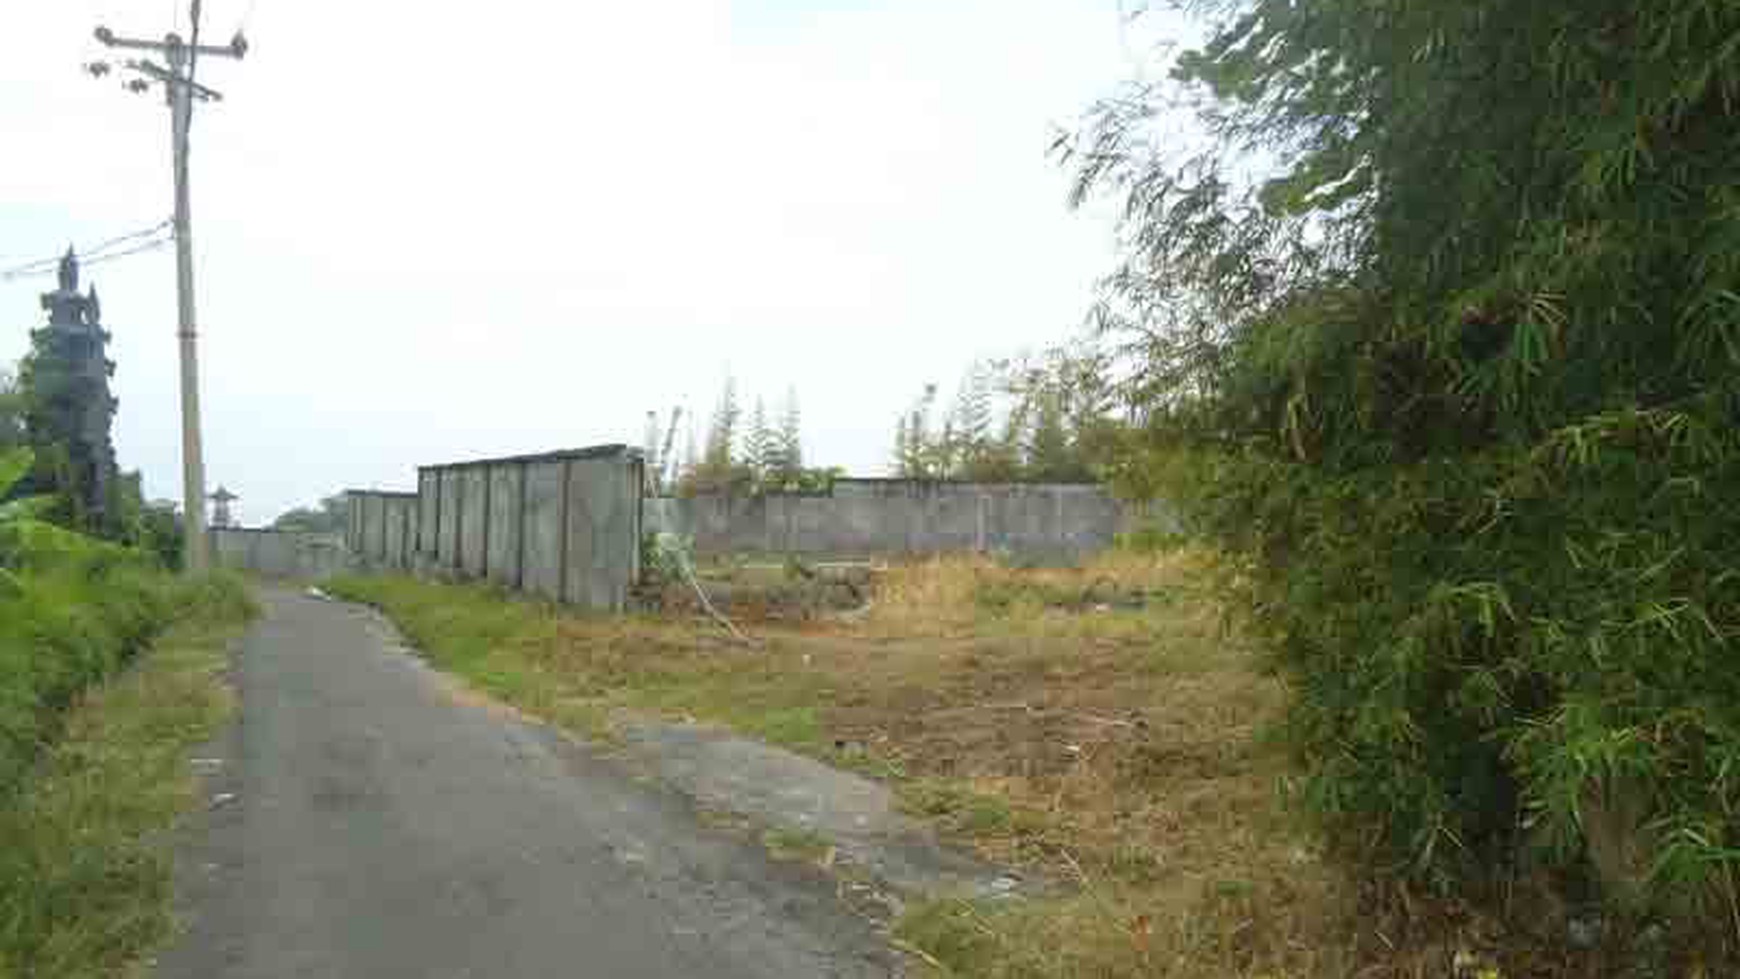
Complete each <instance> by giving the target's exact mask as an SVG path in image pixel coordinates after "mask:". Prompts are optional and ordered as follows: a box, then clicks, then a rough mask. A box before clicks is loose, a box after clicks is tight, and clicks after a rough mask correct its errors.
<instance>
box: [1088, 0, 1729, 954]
mask: <svg viewBox="0 0 1740 979" xmlns="http://www.w3.org/2000/svg"><path fill="white" fill-rule="evenodd" d="M1185 6H1188V7H1190V8H1192V9H1194V10H1195V11H1196V12H1198V13H1202V14H1204V15H1206V16H1207V18H1208V20H1209V22H1210V24H1211V30H1210V39H1209V40H1208V42H1207V43H1206V44H1205V45H1204V46H1202V47H1201V48H1200V49H1197V50H1193V51H1188V52H1185V53H1183V54H1180V55H1179V56H1178V57H1177V58H1176V60H1175V61H1173V62H1172V65H1171V73H1170V77H1169V78H1167V79H1166V80H1164V81H1161V82H1155V83H1150V84H1145V85H1140V86H1133V87H1132V88H1131V89H1130V90H1128V91H1127V92H1125V93H1122V94H1121V95H1120V96H1119V97H1117V98H1114V99H1111V100H1108V101H1106V102H1105V103H1103V104H1102V105H1101V106H1099V107H1098V109H1097V110H1096V113H1095V116H1094V118H1093V121H1092V124H1091V125H1090V126H1089V127H1088V129H1087V132H1086V133H1085V134H1084V135H1083V136H1082V137H1081V138H1079V139H1076V140H1072V141H1066V142H1065V143H1064V144H1063V146H1062V149H1063V150H1064V152H1065V154H1066V156H1067V158H1068V159H1069V160H1071V161H1072V163H1074V164H1075V165H1076V166H1077V167H1078V168H1079V170H1078V172H1079V176H1080V185H1081V190H1082V193H1083V195H1087V194H1091V193H1095V192H1104V191H1109V192H1111V193H1114V194H1116V195H1119V196H1121V197H1122V198H1123V199H1124V205H1125V213H1126V214H1127V215H1128V222H1127V242H1128V245H1129V249H1128V258H1127V262H1126V263H1125V264H1124V266H1123V267H1122V268H1121V270H1120V271H1119V272H1118V273H1117V274H1116V275H1114V276H1113V277H1112V278H1111V280H1110V282H1109V295H1108V300H1107V303H1106V305H1105V308H1104V309H1103V310H1102V317H1101V319H1102V323H1103V325H1104V326H1105V328H1106V331H1107V335H1108V336H1109V337H1112V338H1115V339H1116V340H1118V341H1120V342H1121V344H1122V352H1123V353H1124V354H1125V364H1126V365H1127V366H1128V367H1129V368H1130V369H1131V370H1132V371H1133V372H1134V374H1133V381H1132V385H1131V392H1132V394H1133V395H1134V396H1135V397H1136V398H1137V399H1138V400H1139V401H1140V402H1141V404H1142V406H1143V408H1144V410H1145V411H1146V413H1147V415H1148V419H1149V421H1150V425H1149V426H1148V428H1147V430H1146V432H1145V433H1144V435H1143V436H1142V437H1141V438H1140V439H1138V440H1136V443H1135V444H1134V445H1133V446H1132V447H1131V448H1132V451H1131V452H1130V454H1129V456H1128V457H1127V458H1126V460H1125V462H1124V463H1123V465H1122V466H1121V468H1120V472H1119V474H1120V476H1121V477H1122V478H1123V479H1124V481H1125V482H1126V483H1127V484H1128V485H1129V486H1131V487H1132V488H1134V489H1137V490H1140V491H1152V490H1154V489H1157V488H1163V489H1164V490H1165V491H1166V492H1167V493H1168V494H1169V495H1171V496H1173V497H1174V499H1176V500H1178V501H1179V502H1180V503H1185V504H1188V505H1189V506H1190V508H1191V509H1192V511H1193V515H1194V519H1195V521H1196V525H1197V526H1198V527H1199V528H1200V529H1202V530H1204V531H1206V532H1208V533H1210V534H1212V535H1213V536H1215V537H1216V538H1217V539H1218V540H1220V541H1222V542H1225V543H1226V544H1228V545H1230V546H1231V547H1233V548H1235V549H1236V550H1237V551H1239V552H1240V553H1243V554H1247V555H1250V556H1251V557H1252V559H1253V563H1252V565H1251V573H1252V576H1253V581H1254V585H1255V599H1256V607H1257V608H1258V609H1260V610H1261V612H1262V613H1263V619H1264V621H1265V622H1266V624H1267V626H1268V627H1269V628H1270V629H1271V630H1272V632H1273V633H1274V635H1275V636H1276V637H1277V639H1278V642H1279V651H1280V658H1281V661H1282V662H1283V663H1284V665H1285V667H1286V669H1287V671H1288V675H1289V676H1290V677H1291V678H1292V679H1293V680H1294V682H1295V685H1296V690H1297V694H1298V695H1297V697H1296V699H1295V701H1294V705H1293V708H1292V710H1291V714H1290V722H1289V727H1290V732H1291V740H1292V743H1293V744H1294V746H1295V747H1296V749H1297V755H1298V757H1299V759H1300V760H1301V761H1302V762H1303V763H1304V765H1305V766H1306V769H1307V773H1308V777H1307V778H1306V780H1305V781H1304V783H1303V784H1302V785H1301V786H1300V787H1299V792H1298V797H1299V798H1300V799H1301V800H1303V801H1304V802H1306V803H1308V804H1309V806H1310V808H1311V809H1312V810H1314V811H1315V812H1316V813H1317V814H1318V815H1319V816H1320V817H1321V818H1322V820H1323V822H1324V824H1325V825H1326V827H1327V828H1328V829H1329V831H1330V832H1331V835H1332V839H1333V840H1334V841H1335V842H1336V844H1337V845H1338V847H1339V848H1340V849H1341V850H1343V851H1344V852H1347V853H1350V854H1353V855H1355V856H1357V857H1360V858H1361V859H1364V860H1369V861H1371V862H1372V864H1371V865H1372V866H1374V867H1378V868H1382V873H1380V874H1378V875H1375V878H1376V879H1388V880H1391V881H1395V882H1398V883H1400V884H1405V885H1406V886H1407V887H1409V888H1417V887H1418V886H1419V885H1420V884H1425V885H1428V886H1429V887H1430V888H1431V889H1433V890H1435V891H1436V892H1437V893H1440V894H1457V895H1462V896H1466V897H1472V898H1477V899H1489V900H1491V899H1496V898H1497V897H1498V896H1505V897H1507V898H1508V899H1509V900H1510V901H1511V903H1510V904H1509V906H1508V907H1509V910H1510V911H1511V913H1512V914H1513V917H1514V918H1515V919H1516V920H1519V921H1520V920H1523V919H1533V918H1543V919H1545V920H1557V919H1559V918H1562V917H1563V905H1562V904H1560V903H1559V902H1571V904H1572V906H1573V907H1574V906H1576V905H1577V904H1580V903H1582V902H1585V901H1589V900H1596V901H1599V902H1601V903H1602V904H1603V905H1604V910H1605V913H1606V914H1607V915H1608V920H1609V921H1610V922H1615V921H1624V922H1626V923H1629V924H1632V925H1637V924H1641V923H1642V922H1643V921H1645V920H1647V919H1648V918H1650V917H1662V918H1664V919H1666V920H1669V921H1671V922H1672V923H1674V925H1675V927H1677V928H1678V929H1679V930H1680V931H1682V932H1684V933H1685V934H1686V935H1687V936H1688V937H1693V938H1695V939H1696V940H1697V941H1696V944H1702V945H1703V946H1705V951H1706V953H1708V954H1711V955H1718V954H1723V953H1724V952H1725V953H1726V954H1728V955H1730V956H1731V955H1733V954H1734V951H1735V949H1736V946H1740V818H1737V817H1736V812H1740V674H1737V673H1736V671H1735V670H1734V669H1733V668H1732V662H1731V661H1732V658H1733V653H1734V641H1735V637H1736V634H1737V631H1740V577H1737V576H1736V574H1735V571H1734V569H1735V567H1736V565H1740V545H1737V543H1736V542H1737V541H1740V509H1736V508H1735V507H1734V506H1732V505H1731V504H1730V503H1729V501H1731V500H1732V499H1734V498H1735V497H1736V495H1737V494H1740V426H1737V425H1736V424H1735V423H1736V420H1737V419H1740V370H1737V369H1736V368H1737V367H1740V196H1737V195H1736V184H1735V172H1736V171H1735V162H1734V161H1735V160H1736V159H1737V158H1740V155H1737V154H1740V125H1737V124H1736V123H1737V119H1736V115H1737V114H1740V57H1737V56H1736V52H1740V7H1735V6H1734V5H1733V4H1724V3H1710V2H1706V0H1658V2H1652V3H1640V2H1637V0H1590V2H1579V3H1565V2H1540V3H1528V4H1500V3H1490V2H1464V0H1428V2H1420V3H1410V4H1406V5H1396V4H1388V5H1377V6H1374V5H1373V4H1370V3H1367V2H1364V0H1322V2H1314V3H1309V4H1299V3H1295V2H1292V0H1225V2H1202V3H1188V4H1185ZM1191 108H1195V109H1196V110H1198V111H1197V115H1198V118H1200V119H1201V120H1202V121H1203V122H1204V124H1205V125H1206V127H1207V128H1208V130H1209V131H1210V132H1211V133H1212V135H1213V137H1214V140H1213V145H1212V146H1210V147H1209V148H1208V149H1207V150H1206V151H1205V152H1202V153H1201V154H1198V155H1192V156H1189V157H1183V156H1181V155H1180V154H1179V153H1178V152H1177V151H1175V150H1169V149H1167V148H1165V147H1166V146H1167V145H1168V144H1167V143H1166V141H1164V140H1163V139H1162V138H1161V136H1160V133H1161V132H1162V130H1163V128H1164V127H1165V126H1166V125H1167V124H1169V122H1170V121H1171V120H1172V119H1173V118H1175V113H1177V112H1179V111H1185V110H1188V109H1191ZM1170 145H1172V146H1176V145H1178V144H1176V143H1172V144H1170ZM1531 896H1532V897H1536V898H1539V899H1540V900H1538V901H1537V900H1528V899H1527V898H1529V897H1531ZM1543 901H1544V902H1546V904H1545V905H1543V904H1542V902H1543ZM1555 908H1557V909H1558V910H1559V911H1560V912H1561V913H1559V914H1544V915H1543V914H1542V912H1543V911H1548V912H1550V911H1554V910H1555ZM1634 932H1635V929H1633V928H1621V927H1613V928H1609V929H1608V931H1607V933H1606V935H1607V941H1608V942H1609V943H1610V944H1614V945H1616V946H1623V944H1624V942H1625V941H1626V940H1627V936H1628V935H1630V934H1632V933H1634Z"/></svg>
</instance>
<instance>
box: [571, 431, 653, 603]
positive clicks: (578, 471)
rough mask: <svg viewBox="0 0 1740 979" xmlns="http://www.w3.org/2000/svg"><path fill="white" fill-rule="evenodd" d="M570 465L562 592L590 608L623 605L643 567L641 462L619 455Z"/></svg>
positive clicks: (580, 460)
mask: <svg viewBox="0 0 1740 979" xmlns="http://www.w3.org/2000/svg"><path fill="white" fill-rule="evenodd" d="M568 467H569V468H568V478H567V487H568V520H567V542H568V555H567V565H568V574H567V582H566V591H565V594H564V596H563V598H564V600H566V601H568V602H570V603H572V604H575V605H581V606H585V607H587V608H621V607H622V606H623V604H624V603H626V602H627V600H628V588H629V586H630V585H632V584H633V583H634V579H635V578H636V577H637V571H638V567H637V566H638V562H639V547H638V541H639V540H640V484H639V482H638V478H639V472H638V468H639V467H637V466H625V465H623V462H622V460H621V459H616V458H596V459H573V460H570V461H569V462H568ZM627 542H637V543H636V546H628V547H625V546H624V545H625V543H627Z"/></svg>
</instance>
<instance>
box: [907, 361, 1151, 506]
mask: <svg viewBox="0 0 1740 979" xmlns="http://www.w3.org/2000/svg"><path fill="white" fill-rule="evenodd" d="M1111 366H1112V365H1111V362H1110V357H1109V355H1108V354H1107V353H1105V352H1104V351H1102V350H1100V349H1099V348H1097V347H1094V346H1091V345H1086V344H1076V345H1070V346H1065V347H1057V348H1054V349H1051V350H1047V351H1045V352H1044V353H1042V354H1038V355H1034V356H1026V357H1019V358H1014V359H1006V360H995V361H987V360H979V361H975V362H974V363H973V364H972V366H970V367H969V368H968V369H967V372H966V374H965V376H963V377H962V379H961V382H960V384H959V385H958V386H957V387H956V389H955V395H954V399H953V401H952V402H951V403H950V405H949V408H948V410H947V411H946V413H943V414H942V415H941V416H940V417H939V416H938V402H939V396H940V390H939V388H938V386H937V385H936V384H934V383H932V384H926V385H925V386H924V390H923V392H922V393H921V394H920V395H919V396H918V398H917V400H916V401H914V402H913V404H912V405H911V406H910V407H908V408H907V409H905V410H904V411H902V412H901V414H900V416H899V418H898V419H896V421H895V428H894V456H893V460H892V463H893V467H892V468H893V470H894V473H895V475H896V476H899V477H902V478H906V479H960V480H970V481H974V482H1034V483H1069V482H1088V481H1093V480H1097V479H1100V478H1102V477H1103V475H1104V469H1105V467H1106V465H1108V464H1109V463H1110V461H1111V460H1112V459H1113V458H1114V456H1115V452H1114V448H1115V446H1116V444H1117V440H1118V438H1119V435H1120V433H1121V432H1122V431H1123V430H1124V428H1125V426H1124V423H1123V422H1122V421H1121V420H1120V419H1119V418H1118V417H1117V416H1116V414H1115V411H1116V408H1117V407H1118V404H1117V399H1116V397H1115V390H1114V386H1113V383H1112V380H1111V376H1112V375H1111Z"/></svg>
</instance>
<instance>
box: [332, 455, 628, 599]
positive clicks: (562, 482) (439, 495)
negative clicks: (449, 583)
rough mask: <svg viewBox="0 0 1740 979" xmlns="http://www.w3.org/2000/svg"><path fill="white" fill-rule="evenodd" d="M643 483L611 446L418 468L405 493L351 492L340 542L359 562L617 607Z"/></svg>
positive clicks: (622, 593) (625, 589)
mask: <svg viewBox="0 0 1740 979" xmlns="http://www.w3.org/2000/svg"><path fill="white" fill-rule="evenodd" d="M644 479H645V475H644V473H643V471H642V459H641V455H640V453H639V452H638V451H637V450H635V449H631V448H629V447H627V446H622V445H606V446H596V447H593V448H588V449H575V450H570V451H566V452H551V453H546V454H543V455H531V456H514V457H510V458H503V459H482V460H477V461H473V462H458V463H449V464H446V465H437V466H423V467H421V468H419V469H418V470H417V492H415V493H383V492H379V491H374V490H352V491H350V493H349V494H348V496H349V499H350V511H349V512H350V516H349V526H348V527H347V528H346V533H345V540H346V543H347V544H348V546H349V547H350V548H351V549H352V550H353V551H354V552H355V553H356V554H358V555H359V556H360V558H361V560H362V562H363V564H364V565H365V566H367V567H370V568H376V569H381V570H392V571H409V572H413V573H416V574H425V575H434V576H440V577H448V578H456V579H461V580H481V581H493V582H496V583H498V584H501V585H505V586H506V587H509V588H513V589H517V590H521V591H525V592H528V593H531V594H534V595H542V596H544V597H546V598H549V599H552V600H554V601H559V602H565V603H568V604H572V605H578V606H581V607H584V608H596V609H621V608H623V607H624V606H625V605H626V604H627V602H628V592H629V589H630V588H631V587H632V586H633V585H634V583H635V582H636V581H637V580H638V579H639V577H640V537H641V496H640V487H641V484H642V480H644Z"/></svg>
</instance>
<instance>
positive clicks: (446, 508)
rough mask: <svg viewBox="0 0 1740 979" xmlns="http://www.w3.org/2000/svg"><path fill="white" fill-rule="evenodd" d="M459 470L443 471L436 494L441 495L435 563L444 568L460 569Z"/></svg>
mask: <svg viewBox="0 0 1740 979" xmlns="http://www.w3.org/2000/svg"><path fill="white" fill-rule="evenodd" d="M459 487H460V482H459V470H457V469H443V470H441V475H440V484H439V487H438V488H437V490H436V492H437V493H439V494H440V496H439V500H440V504H441V514H440V516H439V517H438V518H437V519H438V521H439V523H440V527H439V528H438V529H437V531H436V535H435V539H436V543H435V561H436V563H437V564H439V565H440V566H441V567H443V568H457V567H459V520H460V517H459V509H460V506H461V503H462V501H461V500H460V498H459V497H460V490H459Z"/></svg>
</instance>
